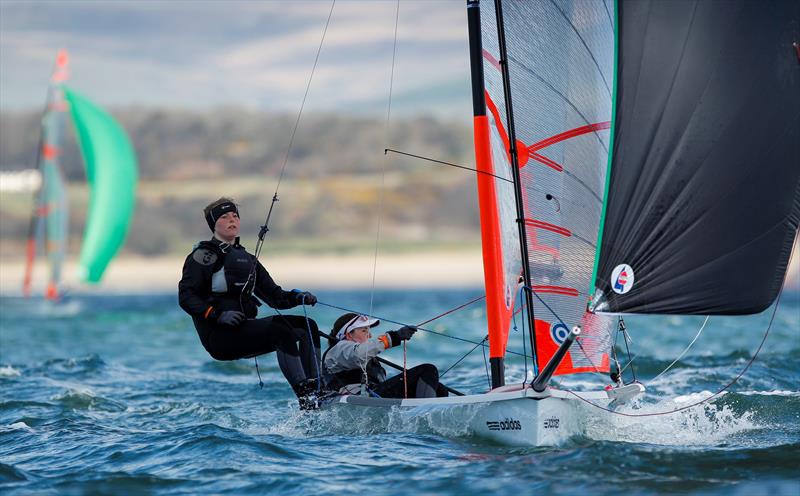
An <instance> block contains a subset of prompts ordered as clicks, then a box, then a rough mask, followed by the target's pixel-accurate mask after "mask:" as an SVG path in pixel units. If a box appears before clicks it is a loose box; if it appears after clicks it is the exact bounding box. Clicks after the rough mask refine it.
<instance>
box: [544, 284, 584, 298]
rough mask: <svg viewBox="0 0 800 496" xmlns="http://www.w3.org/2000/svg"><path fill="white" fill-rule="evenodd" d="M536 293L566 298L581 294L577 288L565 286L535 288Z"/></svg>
mask: <svg viewBox="0 0 800 496" xmlns="http://www.w3.org/2000/svg"><path fill="white" fill-rule="evenodd" d="M533 291H534V292H535V293H545V294H558V295H564V296H578V295H579V294H580V293H579V292H578V290H577V289H575V288H567V287H564V286H536V285H534V286H533Z"/></svg>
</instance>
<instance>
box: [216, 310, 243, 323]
mask: <svg viewBox="0 0 800 496" xmlns="http://www.w3.org/2000/svg"><path fill="white" fill-rule="evenodd" d="M243 320H244V314H243V313H242V312H237V311H236V310H226V311H224V312H222V313H221V314H219V317H217V322H218V323H219V324H223V325H229V326H237V325H239V324H241V323H242V321H243Z"/></svg>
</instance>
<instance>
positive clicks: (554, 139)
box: [528, 121, 611, 153]
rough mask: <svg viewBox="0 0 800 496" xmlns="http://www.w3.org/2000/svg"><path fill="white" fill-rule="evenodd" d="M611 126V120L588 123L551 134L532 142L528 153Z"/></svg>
mask: <svg viewBox="0 0 800 496" xmlns="http://www.w3.org/2000/svg"><path fill="white" fill-rule="evenodd" d="M610 127H611V121H605V122H597V123H595V124H587V125H585V126H581V127H576V128H575V129H570V130H569V131H564V132H563V133H559V134H556V135H555V136H551V137H549V138H546V139H543V140H542V141H539V142H538V143H534V144H532V145H531V146H529V147H528V153H533V152H535V151H537V150H541V149H542V148H547V147H548V146H550V145H554V144H556V143H559V142H561V141H564V140H568V139H570V138H574V137H575V136H580V135H582V134H588V133H593V132H595V131H600V130H601V129H608V128H610Z"/></svg>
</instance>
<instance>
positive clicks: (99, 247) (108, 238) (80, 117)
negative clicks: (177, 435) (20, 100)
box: [64, 88, 138, 283]
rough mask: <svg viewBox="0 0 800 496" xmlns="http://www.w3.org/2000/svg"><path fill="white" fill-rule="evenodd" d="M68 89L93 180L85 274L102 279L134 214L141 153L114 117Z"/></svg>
mask: <svg viewBox="0 0 800 496" xmlns="http://www.w3.org/2000/svg"><path fill="white" fill-rule="evenodd" d="M64 93H65V96H66V99H67V101H68V102H69V108H70V113H71V114H72V120H73V122H74V123H75V129H76V134H77V138H78V143H79V145H80V149H81V154H82V155H83V162H84V165H85V166H86V178H87V181H88V183H89V212H88V215H87V218H86V230H85V232H84V236H83V244H82V246H81V256H80V262H79V265H78V270H79V276H80V278H81V279H82V280H83V281H85V282H89V283H97V282H99V281H100V279H101V278H102V277H103V272H104V271H105V270H106V267H108V264H109V262H111V259H112V258H114V255H116V253H117V252H118V251H119V249H120V247H121V246H122V244H123V242H124V241H125V237H126V236H127V234H128V228H129V227H130V222H131V219H132V218H133V211H134V207H135V202H136V181H137V179H138V168H137V164H136V153H135V152H134V150H133V147H132V146H131V142H130V140H129V139H128V136H127V134H125V131H124V130H123V129H122V127H121V126H120V125H119V124H118V123H117V121H115V120H114V118H113V117H111V116H110V115H109V114H108V113H107V112H105V111H104V110H103V109H101V108H100V107H98V106H97V105H95V104H93V103H92V102H90V101H89V100H87V99H86V98H84V97H83V96H81V95H80V94H78V93H76V92H75V91H73V90H71V89H69V88H64Z"/></svg>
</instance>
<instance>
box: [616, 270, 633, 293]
mask: <svg viewBox="0 0 800 496" xmlns="http://www.w3.org/2000/svg"><path fill="white" fill-rule="evenodd" d="M633 280H634V276H633V269H632V268H631V266H630V265H628V264H621V265H617V266H616V267H614V271H613V272H611V289H612V290H613V291H614V292H615V293H618V294H625V293H627V292H628V291H630V290H631V288H632V287H633Z"/></svg>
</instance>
